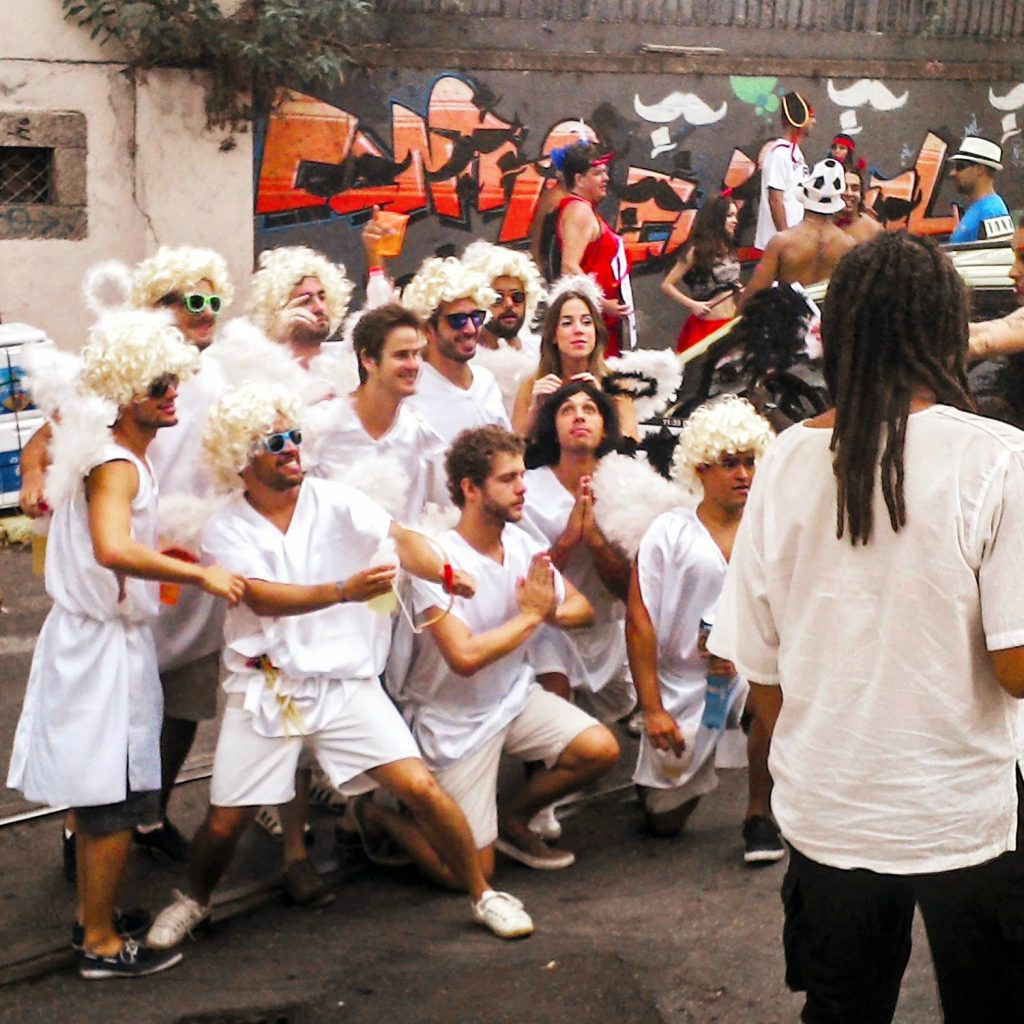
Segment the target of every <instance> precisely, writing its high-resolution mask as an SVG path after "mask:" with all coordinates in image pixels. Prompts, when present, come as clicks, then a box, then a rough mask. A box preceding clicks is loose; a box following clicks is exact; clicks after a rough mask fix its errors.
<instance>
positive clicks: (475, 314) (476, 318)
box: [441, 309, 487, 331]
mask: <svg viewBox="0 0 1024 1024" xmlns="http://www.w3.org/2000/svg"><path fill="white" fill-rule="evenodd" d="M486 318H487V314H486V313H485V312H484V311H483V310H482V309H471V310H470V311H469V312H468V313H446V314H445V315H444V316H443V317H442V318H441V319H442V320H447V321H448V326H449V327H450V328H451V329H452V330H453V331H461V330H463V329H464V328H465V326H466V324H468V323H469V321H470V320H472V321H473V326H474V327H479V326H480V325H481V324H482V323H483V322H484V320H485V319H486Z"/></svg>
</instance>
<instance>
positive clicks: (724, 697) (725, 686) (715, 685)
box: [700, 619, 732, 731]
mask: <svg viewBox="0 0 1024 1024" xmlns="http://www.w3.org/2000/svg"><path fill="white" fill-rule="evenodd" d="M713 625H714V620H713V619H711V620H709V619H701V620H700V638H701V650H705V649H706V646H707V640H708V637H709V636H710V635H711V627H712V626H713ZM706 678H707V693H706V694H705V696H704V716H703V717H702V718H701V722H700V724H701V725H703V726H704V727H705V728H706V729H715V730H716V731H717V730H721V729H724V728H725V716H726V712H727V710H728V707H729V684H730V683H731V682H732V679H730V677H729V676H718V675H715V674H714V673H712V672H709V673H708V674H707V676H706Z"/></svg>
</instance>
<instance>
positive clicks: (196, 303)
mask: <svg viewBox="0 0 1024 1024" xmlns="http://www.w3.org/2000/svg"><path fill="white" fill-rule="evenodd" d="M181 304H182V305H183V306H184V307H185V308H186V309H187V310H188V311H189V312H190V313H195V314H199V313H202V311H203V310H204V309H206V308H207V307H209V310H210V312H211V313H213V315H214V316H216V315H217V314H218V313H219V312H220V307H221V305H222V304H223V300H222V299H221V297H220V296H219V295H203V294H202V293H201V292H186V293H185V294H184V295H182V297H181Z"/></svg>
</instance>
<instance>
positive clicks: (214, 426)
mask: <svg viewBox="0 0 1024 1024" xmlns="http://www.w3.org/2000/svg"><path fill="white" fill-rule="evenodd" d="M301 411H302V403H301V401H300V400H299V398H298V396H297V395H296V394H295V393H294V392H292V391H289V390H288V389H287V388H285V387H282V386H281V385H277V384H269V385H268V384H266V383H258V382H253V383H250V384H245V385H243V386H242V387H239V388H232V389H231V390H229V391H226V392H225V393H224V394H223V395H222V396H221V398H220V400H219V401H218V402H216V403H215V404H214V405H213V407H212V408H211V409H210V412H209V415H208V416H207V420H206V429H205V430H204V432H203V448H204V449H205V450H206V455H207V459H208V460H209V461H208V463H207V465H208V466H209V468H210V470H211V472H212V473H213V477H214V482H215V483H216V485H217V486H218V488H220V489H221V490H232V489H234V488H237V487H241V485H242V481H241V479H240V478H239V476H238V474H239V473H241V472H242V470H243V469H245V467H246V466H247V465H248V464H249V459H250V458H251V457H252V446H253V445H254V444H255V443H256V442H257V441H258V440H259V439H260V438H261V437H263V436H264V435H265V434H269V433H270V432H271V431H272V430H273V429H274V421H275V420H276V419H277V418H278V416H283V417H284V418H285V419H287V420H288V421H289V422H290V423H294V424H298V423H299V420H300V414H301Z"/></svg>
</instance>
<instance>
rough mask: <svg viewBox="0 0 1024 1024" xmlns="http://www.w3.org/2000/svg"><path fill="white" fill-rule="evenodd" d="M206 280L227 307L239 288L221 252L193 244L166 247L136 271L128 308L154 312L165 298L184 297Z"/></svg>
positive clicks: (144, 261)
mask: <svg viewBox="0 0 1024 1024" xmlns="http://www.w3.org/2000/svg"><path fill="white" fill-rule="evenodd" d="M203 280H206V281H209V282H210V285H211V287H212V288H213V290H214V292H215V293H216V294H217V295H219V296H220V297H221V299H222V300H223V302H224V306H229V305H230V304H231V300H232V298H234V295H235V289H234V287H233V286H232V284H231V278H230V277H229V275H228V265H227V262H226V261H225V259H224V257H223V256H221V255H220V253H216V252H214V251H213V250H212V249H196V248H193V247H192V246H190V245H181V246H177V247H176V248H171V247H170V246H167V245H162V246H160V248H159V249H158V250H157V252H156V255H155V256H150V257H149V259H147V260H143V261H142V262H141V263H140V264H139V265H138V266H137V267H136V268H135V270H134V271H132V277H131V282H132V283H131V291H130V292H129V294H128V305H129V306H132V307H134V308H135V309H150V308H151V307H153V306H155V305H156V304H157V303H158V302H159V301H160V300H161V299H162V298H164V297H165V296H167V295H180V294H181V293H182V292H185V291H187V290H188V289H189V288H194V287H195V286H196V285H197V284H198V283H199V282H200V281H203ZM222 308H223V307H222Z"/></svg>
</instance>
